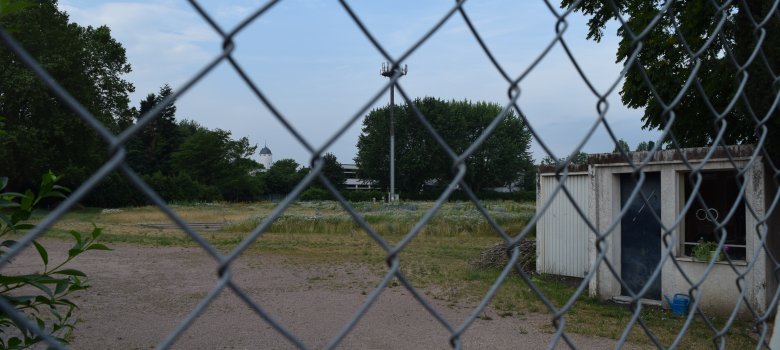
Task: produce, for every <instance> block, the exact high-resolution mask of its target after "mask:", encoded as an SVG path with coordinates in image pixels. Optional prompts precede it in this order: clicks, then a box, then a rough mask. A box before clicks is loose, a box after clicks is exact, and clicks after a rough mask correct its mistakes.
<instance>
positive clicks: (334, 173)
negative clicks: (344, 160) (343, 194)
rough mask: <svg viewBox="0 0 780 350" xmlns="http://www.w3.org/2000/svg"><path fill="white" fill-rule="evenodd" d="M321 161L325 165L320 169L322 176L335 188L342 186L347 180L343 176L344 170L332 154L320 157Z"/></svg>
mask: <svg viewBox="0 0 780 350" xmlns="http://www.w3.org/2000/svg"><path fill="white" fill-rule="evenodd" d="M322 160H323V161H324V162H325V164H324V165H323V167H322V174H323V175H325V177H326V178H327V179H328V181H330V182H331V183H332V184H333V185H334V186H336V188H341V187H343V186H344V182H345V181H346V180H347V178H346V176H344V168H342V167H341V164H339V161H338V159H337V158H336V156H335V155H334V154H333V153H325V155H324V156H322Z"/></svg>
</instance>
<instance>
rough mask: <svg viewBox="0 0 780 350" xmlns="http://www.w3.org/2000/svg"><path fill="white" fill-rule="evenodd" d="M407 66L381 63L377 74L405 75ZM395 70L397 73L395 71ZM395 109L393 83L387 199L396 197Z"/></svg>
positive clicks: (393, 86)
mask: <svg viewBox="0 0 780 350" xmlns="http://www.w3.org/2000/svg"><path fill="white" fill-rule="evenodd" d="M407 71H408V67H407V66H406V65H404V68H403V69H401V67H395V66H393V65H391V64H390V63H382V68H381V69H380V70H379V75H381V76H383V77H386V78H391V79H392V78H393V76H395V75H396V74H400V75H406V72H407ZM396 72H397V73H396ZM394 109H395V84H393V85H392V86H391V87H390V193H389V195H388V197H387V198H388V200H389V201H391V202H392V201H396V200H398V197H397V196H396V194H395V120H394V119H393V110H394Z"/></svg>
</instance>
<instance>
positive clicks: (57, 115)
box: [0, 0, 133, 189]
mask: <svg viewBox="0 0 780 350" xmlns="http://www.w3.org/2000/svg"><path fill="white" fill-rule="evenodd" d="M30 3H31V4H30V5H29V6H27V7H24V8H22V9H21V10H18V11H15V12H12V13H8V14H5V15H3V16H0V26H2V27H3V28H4V29H5V30H7V31H8V32H10V33H11V34H12V35H13V36H14V38H15V39H16V40H17V41H18V42H19V43H20V44H21V45H22V46H23V47H24V48H25V49H26V50H27V51H28V52H29V53H30V54H31V55H32V56H33V57H34V58H35V59H37V60H38V62H40V63H41V64H42V65H43V67H44V68H45V69H46V70H47V71H48V72H49V73H50V74H51V75H52V76H53V77H54V78H55V79H57V81H58V82H59V83H60V84H61V85H62V86H63V87H64V88H65V89H66V90H68V91H69V92H70V93H71V94H72V95H73V96H74V97H75V98H76V99H77V100H78V101H79V102H80V103H81V104H83V105H84V106H85V107H86V108H87V109H88V110H89V111H90V112H92V113H93V114H94V115H95V117H96V118H97V119H98V120H100V121H101V122H102V123H104V124H105V125H107V126H108V127H109V128H111V129H114V130H115V129H117V120H118V119H119V118H120V117H121V116H122V115H126V113H127V111H128V103H129V102H128V101H129V99H128V94H129V93H130V92H132V91H133V86H132V85H131V84H130V83H129V82H127V81H126V80H124V79H123V78H122V77H123V75H125V74H127V73H129V72H130V65H129V64H128V63H127V57H126V55H125V50H124V48H123V47H122V45H121V44H119V43H118V42H117V41H116V40H114V39H113V38H112V37H111V31H110V30H109V28H108V27H105V26H101V27H98V28H93V27H82V26H79V25H77V24H75V23H70V22H69V21H68V15H67V14H66V13H65V12H63V11H60V10H58V9H57V2H56V1H53V0H42V1H34V2H30ZM0 115H2V116H4V117H5V118H6V121H7V124H6V127H5V128H6V132H7V134H6V135H5V136H4V137H3V138H4V140H3V141H2V143H3V147H1V148H0V163H2V164H3V165H4V167H5V169H4V170H6V171H7V173H6V175H8V176H9V177H10V179H11V180H10V182H9V185H8V186H9V188H11V189H20V188H29V187H32V186H33V185H34V180H33V179H35V178H36V177H37V176H38V174H41V173H44V172H45V171H46V170H48V169H53V170H54V171H55V172H57V173H60V174H64V175H66V176H67V177H66V179H67V180H68V181H69V183H71V184H77V183H80V182H81V181H82V180H83V179H84V178H85V177H86V176H87V175H88V174H89V173H91V172H92V171H93V170H94V169H96V168H97V166H99V164H100V163H101V162H102V161H104V160H105V158H106V156H105V150H106V146H107V145H106V143H105V142H104V141H103V140H101V139H100V138H99V137H98V135H97V133H95V132H94V131H93V130H92V129H91V128H90V127H89V126H87V125H86V123H85V122H83V121H82V120H81V118H79V117H77V116H76V114H75V113H73V112H71V111H70V110H69V109H68V108H67V107H65V105H64V104H63V103H62V102H60V101H59V100H58V99H57V98H55V97H54V96H53V94H52V93H51V92H50V91H49V90H48V88H46V87H45V86H44V85H43V84H42V83H41V82H39V81H38V79H37V77H35V75H34V74H33V73H32V71H30V70H29V69H28V68H27V67H26V66H24V64H23V63H22V62H21V61H20V60H19V58H18V57H16V55H15V54H13V53H12V52H11V51H10V50H9V49H8V48H7V47H5V46H4V45H0ZM52 150H56V151H52Z"/></svg>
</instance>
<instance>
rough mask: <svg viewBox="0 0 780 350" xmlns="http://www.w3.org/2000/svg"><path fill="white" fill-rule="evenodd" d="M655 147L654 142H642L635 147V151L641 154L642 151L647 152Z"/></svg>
mask: <svg viewBox="0 0 780 350" xmlns="http://www.w3.org/2000/svg"><path fill="white" fill-rule="evenodd" d="M653 147H655V141H642V142H640V143H639V144H638V145H636V151H637V152H642V151H649V150H651V149H653Z"/></svg>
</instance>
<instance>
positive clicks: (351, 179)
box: [341, 164, 377, 190]
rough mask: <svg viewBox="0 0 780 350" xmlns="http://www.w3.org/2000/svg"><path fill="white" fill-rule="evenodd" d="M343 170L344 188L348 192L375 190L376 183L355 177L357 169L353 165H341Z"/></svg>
mask: <svg viewBox="0 0 780 350" xmlns="http://www.w3.org/2000/svg"><path fill="white" fill-rule="evenodd" d="M341 168H342V169H344V177H345V178H346V180H344V187H346V189H348V190H373V189H376V188H377V187H376V181H374V180H364V179H360V178H358V176H357V170H358V167H357V165H355V164H341Z"/></svg>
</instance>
